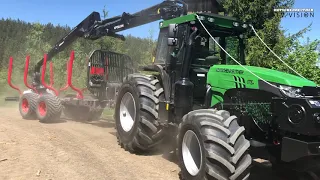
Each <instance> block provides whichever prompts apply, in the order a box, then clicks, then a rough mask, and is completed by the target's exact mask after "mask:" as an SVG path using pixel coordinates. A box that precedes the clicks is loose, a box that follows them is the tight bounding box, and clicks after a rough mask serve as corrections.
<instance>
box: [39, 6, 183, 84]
mask: <svg viewBox="0 0 320 180" xmlns="http://www.w3.org/2000/svg"><path fill="white" fill-rule="evenodd" d="M187 11H188V5H187V4H186V3H185V2H184V1H183V0H167V1H163V2H162V3H159V4H157V5H154V6H152V7H150V8H147V9H144V10H142V11H140V12H136V13H134V14H130V13H126V12H124V13H123V14H122V15H119V16H115V17H111V18H107V19H104V20H101V17H100V14H99V13H98V12H92V13H91V14H90V15H89V16H88V17H87V18H85V19H84V20H83V21H82V22H81V23H79V24H78V25H77V26H76V27H75V28H73V29H72V30H71V31H70V32H69V33H68V34H67V35H65V36H64V37H63V38H62V39H61V40H59V41H58V42H57V43H56V44H55V45H54V47H53V48H52V49H51V50H50V51H49V52H48V54H47V60H48V61H50V60H51V59H52V58H53V57H54V56H55V55H56V54H58V53H59V52H61V51H63V50H64V49H65V48H66V47H68V46H69V45H71V44H72V43H73V42H74V41H76V40H77V39H78V38H85V39H88V40H97V39H99V38H101V37H104V36H110V37H114V38H119V39H122V40H124V36H123V35H120V34H117V33H118V32H120V31H124V30H127V29H131V28H134V27H137V26H141V25H144V24H148V23H151V22H154V21H158V20H161V19H162V20H168V19H172V18H176V17H179V16H182V15H186V14H187ZM43 62H44V59H42V60H40V61H39V62H38V63H37V64H36V66H35V68H34V79H33V85H34V86H35V87H36V88H37V89H40V85H41V83H40V68H41V66H42V65H43Z"/></svg>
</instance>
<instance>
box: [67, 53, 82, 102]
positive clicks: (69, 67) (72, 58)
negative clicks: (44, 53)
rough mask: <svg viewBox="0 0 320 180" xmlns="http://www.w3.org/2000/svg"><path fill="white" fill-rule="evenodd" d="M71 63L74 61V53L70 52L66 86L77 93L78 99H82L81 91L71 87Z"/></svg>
mask: <svg viewBox="0 0 320 180" xmlns="http://www.w3.org/2000/svg"><path fill="white" fill-rule="evenodd" d="M73 61H74V51H71V55H70V60H69V66H68V85H69V86H70V87H71V89H73V90H74V91H76V92H77V93H78V94H77V98H78V99H83V93H82V91H81V90H80V89H78V88H76V87H74V86H73V85H72V68H73Z"/></svg>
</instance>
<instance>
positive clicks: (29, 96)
mask: <svg viewBox="0 0 320 180" xmlns="http://www.w3.org/2000/svg"><path fill="white" fill-rule="evenodd" d="M38 98H39V95H38V94H36V93H26V94H23V95H22V97H21V98H20V101H19V112H20V114H21V116H22V118H23V119H26V120H33V119H37V114H36V107H37V99H38Z"/></svg>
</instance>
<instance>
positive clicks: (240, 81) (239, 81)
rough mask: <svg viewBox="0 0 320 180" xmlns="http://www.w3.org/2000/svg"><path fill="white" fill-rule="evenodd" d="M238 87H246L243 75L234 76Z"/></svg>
mask: <svg viewBox="0 0 320 180" xmlns="http://www.w3.org/2000/svg"><path fill="white" fill-rule="evenodd" d="M233 78H234V81H235V85H236V88H246V81H245V80H244V78H243V77H240V76H233Z"/></svg>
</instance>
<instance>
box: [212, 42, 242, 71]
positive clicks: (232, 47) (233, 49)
mask: <svg viewBox="0 0 320 180" xmlns="http://www.w3.org/2000/svg"><path fill="white" fill-rule="evenodd" d="M215 40H216V41H217V42H218V43H219V44H220V45H221V46H222V47H223V48H224V49H225V50H226V51H227V52H228V53H229V54H230V55H231V56H232V57H233V58H234V59H236V60H237V61H238V62H241V64H245V63H244V62H242V61H243V60H241V57H240V51H241V48H240V45H241V43H240V40H239V37H238V36H229V37H215ZM209 51H212V52H214V53H215V54H216V56H218V57H219V58H220V59H221V62H222V64H229V65H234V64H237V63H236V62H235V61H234V60H232V58H231V57H230V56H228V55H227V54H225V53H224V51H223V50H222V49H221V48H220V47H219V46H218V45H217V44H216V43H215V41H214V40H213V39H212V38H209ZM242 51H243V50H242ZM243 53H244V52H243ZM224 59H225V60H224Z"/></svg>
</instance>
